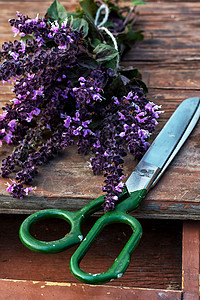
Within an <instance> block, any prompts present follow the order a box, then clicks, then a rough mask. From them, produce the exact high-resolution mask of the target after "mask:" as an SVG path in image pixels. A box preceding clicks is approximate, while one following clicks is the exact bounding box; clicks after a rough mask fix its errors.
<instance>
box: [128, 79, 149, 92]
mask: <svg viewBox="0 0 200 300" xmlns="http://www.w3.org/2000/svg"><path fill="white" fill-rule="evenodd" d="M129 84H130V85H132V86H135V85H137V86H139V87H140V88H142V89H143V92H144V93H145V94H147V93H148V88H147V86H146V84H145V83H144V82H143V81H142V80H140V79H138V78H134V79H133V80H131V81H130V83H129Z"/></svg>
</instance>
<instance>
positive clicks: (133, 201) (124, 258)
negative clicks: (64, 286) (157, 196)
mask: <svg viewBox="0 0 200 300" xmlns="http://www.w3.org/2000/svg"><path fill="white" fill-rule="evenodd" d="M145 195H146V190H140V191H136V192H133V193H131V195H130V197H128V198H127V199H126V200H124V201H123V202H121V203H119V204H118V205H117V207H116V209H115V211H112V212H108V213H106V214H105V215H103V216H102V217H101V218H99V219H98V220H97V222H96V223H95V224H94V226H93V227H92V229H91V230H90V231H89V233H88V234H87V236H86V238H85V239H84V240H83V241H82V243H81V244H80V246H79V247H78V248H77V250H76V251H75V252H74V254H73V255H72V257H71V260H70V270H71V272H72V274H73V275H74V276H75V277H76V278H77V279H78V280H80V281H83V282H85V283H90V284H102V283H106V282H108V281H110V280H113V279H116V278H119V277H121V276H122V275H123V274H124V272H125V271H126V269H127V267H128V265H129V263H130V255H131V253H132V252H133V251H134V249H135V248H136V247H137V245H138V243H139V241H140V238H141V236H142V227H141V225H140V223H139V222H138V221H137V220H136V219H135V218H134V217H132V216H129V215H127V213H126V212H129V211H131V210H133V209H136V208H137V207H138V206H139V204H140V203H141V201H142V199H143V198H144V197H145ZM111 223H126V224H128V225H129V226H131V228H132V230H133V234H132V235H131V237H130V238H129V240H128V242H127V243H126V245H125V246H124V248H123V250H122V251H121V253H120V254H119V256H118V257H117V259H116V260H115V262H114V263H113V265H112V266H111V267H110V268H109V269H108V270H107V271H106V272H103V273H99V274H90V273H86V272H84V271H82V270H81V269H80V267H79V264H80V262H81V260H82V258H83V257H84V256H85V254H86V252H87V251H88V249H89V248H90V247H91V245H92V243H93V242H94V240H95V239H96V237H97V236H98V235H99V233H100V232H101V231H102V229H103V228H104V227H105V226H106V225H108V224H111Z"/></svg>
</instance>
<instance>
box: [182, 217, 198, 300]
mask: <svg viewBox="0 0 200 300" xmlns="http://www.w3.org/2000/svg"><path fill="white" fill-rule="evenodd" d="M199 233H200V223H199V222H193V221H187V222H185V223H184V224H183V248H182V249H183V250H182V290H183V299H184V300H199V242H200V239H199Z"/></svg>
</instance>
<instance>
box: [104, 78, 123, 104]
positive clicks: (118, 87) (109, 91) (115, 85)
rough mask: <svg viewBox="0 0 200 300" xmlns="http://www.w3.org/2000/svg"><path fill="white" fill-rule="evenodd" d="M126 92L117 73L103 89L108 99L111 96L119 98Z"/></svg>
mask: <svg viewBox="0 0 200 300" xmlns="http://www.w3.org/2000/svg"><path fill="white" fill-rule="evenodd" d="M126 94H127V89H126V87H125V85H124V82H123V80H122V78H121V76H120V75H118V76H117V77H116V78H115V79H114V80H113V81H112V83H111V84H110V85H109V86H108V87H107V88H106V90H105V98H106V99H110V98H112V97H113V96H117V97H118V98H121V97H123V96H125V95H126Z"/></svg>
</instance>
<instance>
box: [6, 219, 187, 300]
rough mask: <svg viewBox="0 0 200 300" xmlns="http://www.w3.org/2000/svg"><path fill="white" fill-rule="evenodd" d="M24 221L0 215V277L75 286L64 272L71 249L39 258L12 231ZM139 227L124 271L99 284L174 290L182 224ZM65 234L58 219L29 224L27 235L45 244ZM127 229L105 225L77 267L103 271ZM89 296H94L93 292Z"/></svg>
mask: <svg viewBox="0 0 200 300" xmlns="http://www.w3.org/2000/svg"><path fill="white" fill-rule="evenodd" d="M25 217H26V215H25V216H24V215H1V216H0V228H1V231H0V245H1V247H0V278H1V279H13V280H17V279H20V280H37V281H38V280H39V281H54V282H60V283H75V284H77V283H80V282H79V281H78V280H76V279H75V278H74V277H73V276H72V274H71V273H70V271H69V261H70V258H71V255H72V254H73V253H74V251H75V249H76V247H72V248H70V249H68V250H66V251H64V252H62V253H58V254H41V253H35V252H33V251H30V250H29V249H27V248H25V247H24V246H23V245H22V244H21V242H20V240H19V238H18V231H19V226H20V225H21V223H22V221H23V220H24V219H25ZM95 221H96V218H94V217H93V218H90V219H89V220H88V222H87V224H85V226H84V228H83V235H84V236H85V234H86V233H87V232H88V230H89V228H91V226H92V225H93V223H94V222H95ZM141 225H142V227H143V232H144V233H143V237H142V239H141V242H140V244H139V246H138V247H137V249H136V250H135V251H134V253H133V254H132V256H131V262H130V264H129V266H128V269H127V271H126V272H125V274H124V275H123V276H122V277H121V278H119V279H117V280H114V281H111V282H109V283H107V284H105V286H107V287H108V286H115V287H129V288H133V287H134V288H145V289H157V290H158V291H159V290H160V289H165V290H176V291H180V290H181V274H182V269H181V246H182V244H181V240H182V222H181V221H173V220H170V221H166V220H142V221H141ZM68 230H69V228H68V226H66V223H64V221H62V220H55V219H51V220H46V221H41V222H40V223H38V224H37V225H34V226H33V228H32V231H31V233H32V235H33V236H34V237H36V238H38V239H41V240H46V241H49V240H55V239H57V238H61V237H63V236H64V235H65V234H66V233H67V232H68ZM131 231H132V230H131V229H130V227H128V225H125V224H113V225H112V226H111V225H110V226H108V227H106V228H105V229H104V230H103V231H102V233H101V234H100V235H99V237H98V238H97V240H96V241H95V243H94V244H93V245H92V247H91V248H90V250H89V252H88V253H87V255H86V256H85V257H84V258H83V260H82V262H81V268H82V269H83V270H84V271H86V272H89V273H93V274H96V273H100V272H103V271H106V270H107V269H108V268H109V267H111V265H112V264H113V262H114V260H115V258H116V257H117V256H118V255H119V253H120V251H121V250H122V248H123V246H124V245H125V243H126V242H127V240H128V239H129V237H130V235H131ZM0 288H1V283H0ZM95 293H96V295H98V292H97V291H96V292H95ZM120 293H122V294H123V292H121V291H120ZM0 295H1V293H0ZM0 299H1V296H0ZM124 299H126V298H124ZM134 299H138V298H137V297H136V298H134ZM144 299H147V298H144ZM150 299H152V300H154V299H156V298H154V297H152V298H150ZM161 299H162V298H161ZM164 299H165V298H164ZM167 299H168V298H167ZM169 299H170V298H169ZM172 299H173V298H172ZM175 299H176V298H175Z"/></svg>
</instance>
